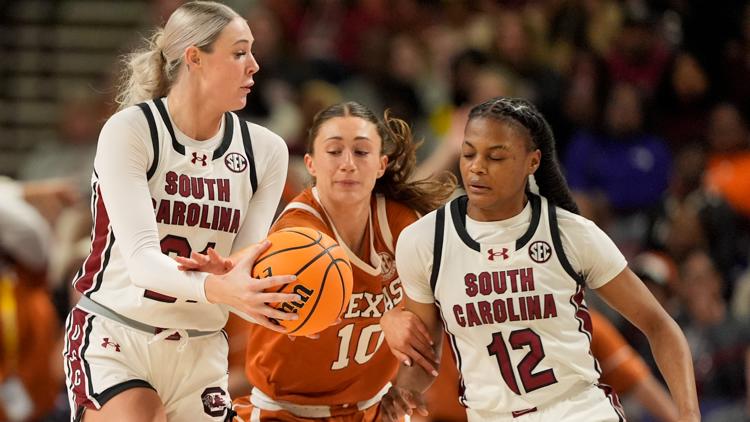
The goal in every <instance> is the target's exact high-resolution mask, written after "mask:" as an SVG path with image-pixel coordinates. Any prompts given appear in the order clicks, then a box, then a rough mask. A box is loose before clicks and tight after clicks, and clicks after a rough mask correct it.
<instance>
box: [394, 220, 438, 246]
mask: <svg viewBox="0 0 750 422" xmlns="http://www.w3.org/2000/svg"><path fill="white" fill-rule="evenodd" d="M436 215H437V210H435V211H432V212H430V213H428V214H426V215H424V216H423V217H421V218H419V219H418V220H416V221H414V222H413V223H411V224H409V225H408V226H406V227H404V229H403V230H402V231H401V235H400V236H399V244H402V243H403V244H406V245H409V247H414V246H417V247H422V246H427V247H428V248H429V249H432V247H433V246H434V243H435V220H436Z"/></svg>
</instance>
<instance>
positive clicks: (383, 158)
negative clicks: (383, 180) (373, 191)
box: [378, 154, 388, 178]
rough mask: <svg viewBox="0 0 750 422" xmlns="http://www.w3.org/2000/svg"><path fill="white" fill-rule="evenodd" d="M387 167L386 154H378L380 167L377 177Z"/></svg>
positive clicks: (382, 173) (383, 172)
mask: <svg viewBox="0 0 750 422" xmlns="http://www.w3.org/2000/svg"><path fill="white" fill-rule="evenodd" d="M387 167H388V156H387V155H385V154H383V155H381V156H380V168H379V169H378V178H380V177H381V176H382V175H384V174H385V169H386V168H387Z"/></svg>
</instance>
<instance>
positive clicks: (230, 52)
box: [200, 17, 259, 110]
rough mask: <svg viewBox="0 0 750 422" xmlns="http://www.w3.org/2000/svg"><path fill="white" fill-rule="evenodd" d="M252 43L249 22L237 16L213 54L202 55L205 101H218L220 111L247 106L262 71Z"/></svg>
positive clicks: (218, 40)
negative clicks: (258, 73)
mask: <svg viewBox="0 0 750 422" xmlns="http://www.w3.org/2000/svg"><path fill="white" fill-rule="evenodd" d="M253 41H254V38H253V34H252V32H250V27H248V26H247V22H246V21H245V20H244V19H242V18H240V17H237V18H234V20H232V21H231V22H230V23H229V24H228V25H227V26H226V27H225V28H224V29H223V30H222V31H221V33H220V34H219V36H218V37H217V39H216V41H214V44H213V46H212V47H213V49H212V51H211V52H210V53H206V52H200V61H201V67H200V69H201V76H202V78H201V85H202V86H201V92H202V93H203V95H204V96H205V98H206V101H212V102H213V101H216V105H217V108H219V109H221V110H239V109H241V108H244V107H245V103H246V101H247V94H248V93H250V88H251V87H252V86H253V84H254V83H255V82H254V81H253V75H254V74H255V73H256V72H257V71H258V69H259V66H258V62H256V61H255V57H253V54H252V53H251V51H250V49H251V48H252V45H253Z"/></svg>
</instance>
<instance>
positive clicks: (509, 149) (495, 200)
mask: <svg viewBox="0 0 750 422" xmlns="http://www.w3.org/2000/svg"><path fill="white" fill-rule="evenodd" d="M540 158H541V152H540V151H539V150H538V149H534V150H530V148H529V140H528V134H526V133H524V131H523V130H522V129H521V128H518V127H515V126H514V125H511V124H509V123H507V122H503V121H501V120H496V119H493V118H483V117H481V118H475V119H472V120H470V121H469V123H468V124H467V125H466V131H465V133H464V142H463V144H462V145H461V160H460V164H461V177H462V178H463V182H464V188H465V189H466V194H467V195H468V197H469V204H468V207H467V212H468V213H469V216H470V217H471V218H474V219H476V220H480V221H493V220H504V219H506V218H510V217H512V216H514V215H516V214H518V213H519V212H520V211H521V210H522V209H523V205H524V195H525V192H524V191H525V187H526V180H527V179H528V176H529V175H530V174H533V173H534V171H536V169H537V167H538V166H539V160H540Z"/></svg>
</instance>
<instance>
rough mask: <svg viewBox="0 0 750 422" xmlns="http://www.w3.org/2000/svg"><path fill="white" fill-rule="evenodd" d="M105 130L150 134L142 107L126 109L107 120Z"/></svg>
mask: <svg viewBox="0 0 750 422" xmlns="http://www.w3.org/2000/svg"><path fill="white" fill-rule="evenodd" d="M104 130H112V131H122V130H127V131H141V130H142V131H144V132H145V133H148V130H149V129H148V121H147V120H146V117H145V115H144V114H143V111H141V109H140V107H138V106H136V105H134V106H130V107H127V108H124V109H122V110H120V111H118V112H116V113H115V114H113V115H112V116H110V117H109V119H107V122H106V123H105V124H104V128H103V129H102V131H104Z"/></svg>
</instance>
